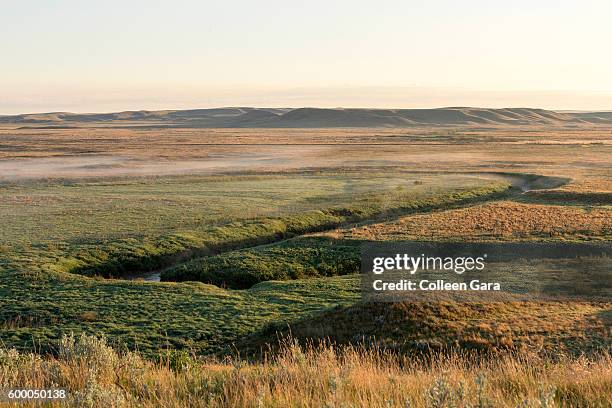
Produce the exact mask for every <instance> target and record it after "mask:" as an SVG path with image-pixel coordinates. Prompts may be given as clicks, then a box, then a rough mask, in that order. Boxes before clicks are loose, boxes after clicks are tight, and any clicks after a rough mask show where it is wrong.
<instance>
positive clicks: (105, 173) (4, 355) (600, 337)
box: [0, 124, 612, 407]
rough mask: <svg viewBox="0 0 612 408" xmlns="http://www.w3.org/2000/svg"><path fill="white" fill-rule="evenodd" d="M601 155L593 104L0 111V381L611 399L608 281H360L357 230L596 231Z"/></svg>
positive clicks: (564, 237) (232, 395)
mask: <svg viewBox="0 0 612 408" xmlns="http://www.w3.org/2000/svg"><path fill="white" fill-rule="evenodd" d="M610 157H612V129H611V128H610V127H609V126H604V125H573V126H569V125H568V126H565V127H563V126H559V127H551V126H547V127H544V126H535V125H534V126H524V127H518V126H501V125H496V126H493V125H491V126H484V125H483V126H429V127H424V126H413V127H408V128H392V127H381V128H329V129H324V128H320V129H313V128H308V129H248V128H245V129H214V128H211V129H204V128H188V127H184V128H171V127H170V128H160V127H155V126H133V127H132V126H128V125H125V126H124V125H121V126H111V125H109V126H98V127H94V126H88V125H87V124H81V125H80V126H75V127H66V128H53V127H38V128H37V127H35V126H21V127H19V126H11V125H8V124H3V125H0V220H2V226H1V227H0V345H1V347H0V389H5V388H10V387H16V386H19V387H26V386H31V387H59V388H66V389H67V390H68V391H69V403H70V404H72V405H73V406H109V407H110V406H118V407H119V406H151V407H153V406H177V407H178V406H194V407H195V406H212V407H214V406H219V407H220V406H236V407H241V406H249V407H250V406H252V407H260V406H266V407H267V406H270V407H274V406H296V407H309V406H329V407H353V406H354V407H358V406H375V407H378V406H380V407H396V406H397V407H406V406H418V407H421V406H423V407H425V406H434V407H451V406H458V407H468V406H483V407H484V406H508V407H510V406H512V407H516V406H542V407H544V406H546V407H549V406H584V407H591V406H602V407H605V406H610V405H612V392H611V391H610V390H612V365H611V362H610V353H611V352H612V340H611V336H612V300H610V298H609V297H608V298H605V297H604V298H603V299H601V298H598V299H592V300H589V299H586V300H585V299H583V300H579V301H576V300H558V301H538V300H532V301H524V300H521V301H516V302H489V301H484V300H482V301H475V302H453V301H446V300H444V301H443V300H441V301H439V302H395V303H392V302H381V303H375V302H374V303H369V302H364V301H363V298H362V293H361V288H360V276H359V271H360V248H361V245H362V244H363V243H364V242H401V241H410V242H414V241H416V242H474V243H496V244H500V245H505V244H509V243H526V244H529V243H537V244H538V245H558V244H571V245H576V246H581V245H584V246H588V245H596V246H598V248H599V247H602V248H609V246H610V240H611V239H612V163H611V161H610ZM589 262H591V263H589ZM570 264H571V265H572V266H571V270H572V271H574V272H575V274H576V275H577V276H580V277H582V279H584V280H587V279H590V276H591V275H590V274H591V273H597V274H598V275H597V276H600V277H601V276H603V281H602V282H603V284H605V283H606V281H607V282H608V283H609V282H610V281H612V280H611V279H610V278H611V275H610V273H611V270H610V268H609V265H610V263H609V259H608V258H605V256H603V255H602V257H601V258H598V259H597V262H594V263H593V262H592V260H590V258H589V259H582V258H581V257H575V259H567V260H554V261H551V263H550V264H549V265H548V269H546V270H545V271H544V272H543V273H549V275H550V276H551V279H553V280H554V279H556V277H557V276H561V275H562V274H563V273H564V271H566V270H568V269H567V268H569V267H568V266H567V265H570ZM590 265H597V266H596V267H591V266H590ZM513 268H515V269H516V268H518V269H525V271H527V272H528V271H529V268H530V266H529V265H528V262H522V261H521V262H517V263H516V264H513ZM547 271H548V272H547ZM538 273H542V272H541V271H538ZM556 274H559V275H556ZM525 276H530V275H525ZM534 276H536V275H534ZM571 278H572V279H574V278H575V276H574V275H572V277H571ZM527 283H529V282H527ZM603 284H602V286H604V289H605V285H603ZM602 293H604V294H605V293H606V292H605V291H604V292H602ZM51 405H53V404H51ZM57 406H59V403H58V404H57Z"/></svg>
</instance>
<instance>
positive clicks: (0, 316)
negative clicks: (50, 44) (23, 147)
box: [0, 172, 507, 353]
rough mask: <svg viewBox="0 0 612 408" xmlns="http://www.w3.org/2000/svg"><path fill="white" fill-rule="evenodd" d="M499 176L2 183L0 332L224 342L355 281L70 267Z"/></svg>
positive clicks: (139, 342)
mask: <svg viewBox="0 0 612 408" xmlns="http://www.w3.org/2000/svg"><path fill="white" fill-rule="evenodd" d="M415 180H419V181H420V182H422V184H420V183H416V184H415ZM506 187H507V185H506V184H503V183H500V182H499V180H497V181H492V180H483V179H477V178H473V177H464V176H456V175H437V176H426V175H422V174H418V175H415V174H409V173H392V174H386V175H385V174H369V173H368V174H366V173H355V172H348V173H329V174H324V175H323V174H317V173H304V174H301V173H300V174H288V175H266V176H262V175H253V176H241V177H196V176H189V177H174V178H162V179H130V180H114V181H79V182H74V181H60V182H57V181H49V182H37V183H22V184H5V185H2V186H0V216H2V218H3V219H8V220H10V222H7V223H6V224H5V226H6V228H3V229H2V230H1V231H0V325H1V326H2V330H0V340H1V341H2V342H4V344H6V345H9V346H17V347H20V348H28V349H31V348H37V349H42V350H53V348H54V347H55V346H56V345H57V341H58V339H59V338H60V337H61V335H62V334H63V333H67V332H70V331H74V332H82V331H86V332H89V333H103V334H105V335H106V336H108V337H109V339H110V340H111V341H112V342H115V343H118V344H125V345H126V346H128V347H131V348H138V349H140V350H143V351H144V352H145V353H154V352H155V351H157V350H159V349H160V348H165V347H170V348H192V349H194V350H196V351H198V352H202V353H211V352H216V351H220V350H222V349H226V348H227V346H228V345H229V344H231V342H232V341H234V340H235V339H237V338H240V337H242V336H244V335H246V334H248V333H252V332H254V331H257V330H260V329H261V328H263V327H265V326H266V325H268V324H271V323H279V322H283V321H289V320H292V319H295V318H299V317H300V316H306V315H310V314H312V313H316V312H319V311H322V310H325V309H328V308H330V307H333V306H336V305H343V304H350V303H351V302H354V301H355V300H356V298H357V296H358V293H357V290H356V288H355V287H354V285H353V284H349V283H347V282H349V281H350V279H349V280H347V279H342V278H340V279H332V280H329V281H327V280H309V281H295V282H282V283H281V282H265V283H260V284H258V285H256V286H254V287H253V288H251V289H249V290H244V291H234V290H225V289H221V288H218V287H215V286H210V285H204V284H200V283H184V284H183V283H144V282H138V281H120V280H106V279H102V278H92V277H86V276H79V275H75V274H73V273H70V272H80V273H83V274H89V275H94V274H102V275H113V274H121V273H123V272H125V271H134V270H147V269H151V268H157V267H160V266H164V265H167V264H172V263H173V262H176V261H178V260H181V259H182V257H185V256H190V255H192V254H194V253H207V252H211V251H212V252H216V251H224V250H227V249H229V248H235V247H240V246H242V245H254V244H258V243H261V242H268V241H271V240H277V239H279V238H282V237H287V236H292V235H296V234H301V233H303V232H306V231H313V230H321V229H325V228H328V227H330V226H334V225H338V224H340V223H343V222H347V221H351V220H361V219H366V218H368V217H371V216H375V215H377V214H378V215H384V214H392V213H394V212H396V211H400V212H401V211H409V210H410V211H412V210H415V209H422V210H425V209H426V207H427V206H431V205H432V204H435V205H438V204H439V205H447V204H452V203H456V202H461V201H462V200H470V199H476V198H479V197H481V196H483V195H484V196H486V195H488V194H497V193H499V192H501V191H503V190H504V189H505V188H506ZM449 197H450V199H449ZM449 200H450V201H449ZM245 208H246V209H250V211H245ZM321 209H323V210H321ZM3 227H4V226H3Z"/></svg>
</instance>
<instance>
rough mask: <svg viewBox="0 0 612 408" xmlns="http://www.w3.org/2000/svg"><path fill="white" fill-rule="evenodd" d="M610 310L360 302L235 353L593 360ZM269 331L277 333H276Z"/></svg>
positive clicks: (259, 338) (609, 335)
mask: <svg viewBox="0 0 612 408" xmlns="http://www.w3.org/2000/svg"><path fill="white" fill-rule="evenodd" d="M611 306H612V305H611V304H610V303H588V302H547V301H544V302H536V301H530V302H527V301H507V302H483V301H479V302H448V301H432V299H431V298H429V299H426V300H425V301H409V302H408V301H407V302H368V303H358V304H356V305H352V306H347V307H342V308H335V309H333V310H328V311H325V312H322V313H320V314H318V315H315V316H313V317H310V318H305V319H302V320H299V321H297V322H293V323H289V324H288V325H284V326H280V327H271V328H268V330H264V331H262V332H258V333H255V334H254V335H252V336H249V337H247V338H245V339H244V340H242V341H241V342H239V343H238V344H237V345H236V346H237V347H238V348H239V349H240V350H242V351H243V352H244V353H254V354H259V353H261V350H262V349H266V347H268V346H267V345H270V346H271V347H276V346H277V343H278V337H279V336H280V337H284V336H289V335H291V336H292V338H294V339H296V340H299V341H300V342H301V343H302V344H305V343H307V342H309V341H320V340H323V339H325V340H330V341H333V342H334V343H337V344H342V345H347V344H354V343H356V342H361V341H366V342H368V344H375V345H377V346H380V347H384V348H389V349H393V350H397V351H400V352H402V353H408V354H410V353H414V352H421V351H423V350H437V351H441V350H455V351H456V350H464V351H465V350H479V351H485V352H491V351H496V352H497V351H501V350H513V351H516V352H521V353H523V352H529V353H540V352H542V351H544V352H546V353H561V352H563V353H567V354H572V355H581V354H591V355H592V354H596V353H599V352H601V351H602V350H609V349H610V347H611V345H612V343H611V340H612V314H611V313H612V309H611ZM276 330H279V332H280V334H279V332H277V331H276Z"/></svg>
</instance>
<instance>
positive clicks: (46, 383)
mask: <svg viewBox="0 0 612 408" xmlns="http://www.w3.org/2000/svg"><path fill="white" fill-rule="evenodd" d="M17 385H18V387H19V388H37V389H42V388H51V387H52V388H63V389H66V390H67V392H68V400H67V401H64V402H55V403H53V404H51V405H52V406H75V407H88V406H91V407H94V406H95V407H98V406H100V407H102V406H103V407H109V408H111V407H517V406H520V407H554V406H572V407H607V406H610V404H612V360H611V358H610V356H609V355H607V354H604V355H600V356H598V357H593V358H590V359H588V358H584V357H582V358H574V359H572V358H568V357H563V356H557V357H556V358H555V359H550V358H546V357H541V356H540V357H538V356H536V355H533V354H520V355H512V354H500V355H498V356H497V358H491V359H487V360H482V359H478V358H477V356H474V355H467V354H464V355H459V354H452V355H442V354H440V355H433V356H429V357H422V358H416V357H413V358H407V357H401V356H398V355H396V354H392V353H388V352H384V351H381V350H379V349H371V348H370V349H366V348H362V347H334V346H333V345H329V344H328V345H324V344H320V345H317V346H312V345H311V346H306V347H300V346H298V345H297V344H296V343H293V342H291V341H287V342H286V344H285V347H284V348H283V349H282V350H281V352H280V353H278V354H276V355H274V356H272V357H270V358H269V359H267V360H265V361H263V362H254V363H248V362H245V361H241V360H237V359H232V360H226V361H198V360H194V359H192V358H190V357H188V356H186V355H183V356H178V357H177V356H176V355H175V356H173V357H171V358H162V359H161V360H160V362H159V363H152V362H148V361H145V360H143V359H141V358H140V357H139V356H138V355H137V354H134V353H125V354H118V353H117V352H115V351H114V350H113V349H111V348H110V347H108V346H107V345H106V344H105V342H104V341H102V340H100V339H96V338H92V337H87V336H82V337H81V338H79V339H75V338H71V337H68V338H65V339H64V341H63V343H62V347H61V348H60V350H59V357H57V358H41V357H39V356H36V355H20V354H19V353H17V352H16V351H14V350H5V349H0V388H2V387H5V388H6V387H8V388H11V387H15V386H17ZM24 405H25V406H33V405H34V404H33V403H29V404H20V405H19V406H24ZM15 406H16V405H15Z"/></svg>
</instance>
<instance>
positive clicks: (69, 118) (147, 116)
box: [0, 107, 612, 128]
mask: <svg viewBox="0 0 612 408" xmlns="http://www.w3.org/2000/svg"><path fill="white" fill-rule="evenodd" d="M0 124H15V125H20V124H21V125H26V126H27V125H40V126H37V127H43V126H44V127H46V128H54V127H57V128H69V127H76V126H88V127H89V126H96V125H110V124H113V125H126V126H138V125H140V126H168V127H209V128H212V127H226V128H229V127H239V128H248V127H259V128H265V127H270V128H317V127H379V126H387V127H409V126H420V125H428V126H432V125H433V126H444V125H447V126H450V125H575V124H612V112H567V111H566V112H557V111H551V110H545V109H535V108H504V109H488V108H469V107H448V108H435V109H341V108H338V109H323V108H297V109H289V108H286V109H279V108H248V107H236V108H214V109H189V110H160V111H146V110H142V111H125V112H116V113H68V112H50V113H36V114H22V115H10V116H0Z"/></svg>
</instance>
